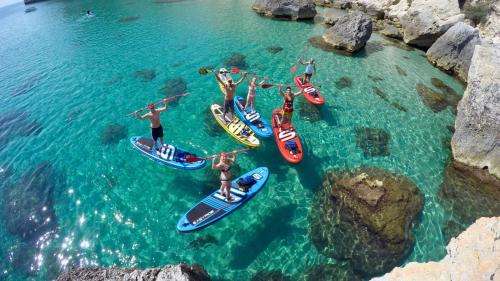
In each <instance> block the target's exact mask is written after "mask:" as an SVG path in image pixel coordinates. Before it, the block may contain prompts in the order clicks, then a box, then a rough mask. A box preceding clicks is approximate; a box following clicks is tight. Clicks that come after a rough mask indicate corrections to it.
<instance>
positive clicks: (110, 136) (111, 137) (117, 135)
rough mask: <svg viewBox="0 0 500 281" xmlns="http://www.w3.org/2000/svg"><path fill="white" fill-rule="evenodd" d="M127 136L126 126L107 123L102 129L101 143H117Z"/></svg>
mask: <svg viewBox="0 0 500 281" xmlns="http://www.w3.org/2000/svg"><path fill="white" fill-rule="evenodd" d="M127 136H128V129H127V127H125V126H123V125H120V124H109V125H108V126H106V128H104V130H103V131H102V136H101V142H102V144H105V145H109V144H118V143H119V142H120V140H122V139H124V138H126V137H127Z"/></svg>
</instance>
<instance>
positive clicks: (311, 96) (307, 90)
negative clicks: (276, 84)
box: [294, 75, 325, 105]
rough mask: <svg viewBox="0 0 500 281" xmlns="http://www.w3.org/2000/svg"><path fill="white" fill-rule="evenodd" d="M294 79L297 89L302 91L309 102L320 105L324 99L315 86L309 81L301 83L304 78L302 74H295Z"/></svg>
mask: <svg viewBox="0 0 500 281" xmlns="http://www.w3.org/2000/svg"><path fill="white" fill-rule="evenodd" d="M294 81H295V85H297V87H298V88H299V90H303V91H304V93H303V96H304V97H305V98H306V99H307V100H308V101H310V102H311V103H313V104H316V105H322V104H324V103H325V99H324V98H323V96H322V95H321V93H320V92H319V90H318V89H316V87H314V85H313V84H311V83H309V82H307V83H305V84H303V83H304V78H303V77H302V76H300V75H297V76H295V78H294Z"/></svg>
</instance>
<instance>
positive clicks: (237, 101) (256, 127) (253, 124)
mask: <svg viewBox="0 0 500 281" xmlns="http://www.w3.org/2000/svg"><path fill="white" fill-rule="evenodd" d="M245 104H246V100H245V99H244V98H243V97H241V96H236V97H235V98H234V111H235V112H236V114H237V115H238V117H239V118H240V119H241V120H242V122H243V123H244V124H246V125H247V126H248V127H249V128H250V129H251V130H252V131H253V132H254V133H255V134H256V135H257V136H259V137H264V138H269V137H271V136H272V135H273V133H272V129H271V126H270V125H269V123H267V122H266V121H265V120H264V118H262V115H260V113H259V112H257V111H254V112H251V109H250V108H247V109H246V110H245Z"/></svg>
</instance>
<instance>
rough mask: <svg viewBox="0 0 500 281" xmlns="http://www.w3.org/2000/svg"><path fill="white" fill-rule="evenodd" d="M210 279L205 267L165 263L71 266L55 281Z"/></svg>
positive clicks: (205, 280)
mask: <svg viewBox="0 0 500 281" xmlns="http://www.w3.org/2000/svg"><path fill="white" fill-rule="evenodd" d="M101 280H102V281H105V280H122V281H135V280H148V281H174V280H175V281H210V277H209V276H208V273H207V272H206V271H205V269H204V268H203V267H201V266H199V265H196V264H193V265H186V264H177V265H166V266H165V267H162V268H148V269H144V270H140V269H122V268H113V267H112V268H105V267H87V268H71V269H69V270H66V271H65V272H64V273H62V274H61V275H59V277H58V278H57V281H101Z"/></svg>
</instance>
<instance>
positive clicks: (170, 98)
mask: <svg viewBox="0 0 500 281" xmlns="http://www.w3.org/2000/svg"><path fill="white" fill-rule="evenodd" d="M187 95H189V93H182V94H178V95H175V96H171V97H168V98H166V99H163V100H161V101H159V102H156V103H154V105H155V106H156V105H159V104H162V103H166V102H168V101H170V100H173V99H175V98H178V97H185V96H187ZM146 109H149V107H147V106H145V107H143V108H141V109H138V110H136V111H134V112H131V113H129V114H127V116H132V115H135V114H137V113H138V112H141V111H143V110H146Z"/></svg>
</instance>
